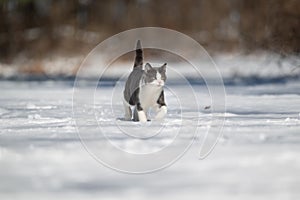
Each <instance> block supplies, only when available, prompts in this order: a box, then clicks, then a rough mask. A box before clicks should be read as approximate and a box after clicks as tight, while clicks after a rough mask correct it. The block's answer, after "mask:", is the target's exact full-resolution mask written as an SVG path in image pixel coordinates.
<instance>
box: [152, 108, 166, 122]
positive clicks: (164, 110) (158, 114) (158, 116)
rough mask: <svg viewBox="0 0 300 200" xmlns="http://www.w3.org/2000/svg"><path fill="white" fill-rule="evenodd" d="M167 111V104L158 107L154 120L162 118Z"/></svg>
mask: <svg viewBox="0 0 300 200" xmlns="http://www.w3.org/2000/svg"><path fill="white" fill-rule="evenodd" d="M167 111H168V109H167V106H162V107H160V108H159V110H158V112H157V114H156V116H155V119H156V120H161V119H163V118H164V117H165V115H166V114H167Z"/></svg>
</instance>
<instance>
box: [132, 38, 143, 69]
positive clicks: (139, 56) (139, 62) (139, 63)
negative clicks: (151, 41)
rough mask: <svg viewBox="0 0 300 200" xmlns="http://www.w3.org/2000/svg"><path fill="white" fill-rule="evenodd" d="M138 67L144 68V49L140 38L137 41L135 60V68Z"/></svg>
mask: <svg viewBox="0 0 300 200" xmlns="http://www.w3.org/2000/svg"><path fill="white" fill-rule="evenodd" d="M136 67H140V68H143V49H142V45H141V41H140V40H138V41H137V43H136V50H135V60H134V66H133V68H136Z"/></svg>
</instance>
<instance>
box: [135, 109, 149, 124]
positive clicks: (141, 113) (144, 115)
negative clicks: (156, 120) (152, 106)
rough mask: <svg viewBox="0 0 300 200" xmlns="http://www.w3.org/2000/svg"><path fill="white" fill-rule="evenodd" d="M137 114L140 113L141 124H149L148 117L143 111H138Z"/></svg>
mask: <svg viewBox="0 0 300 200" xmlns="http://www.w3.org/2000/svg"><path fill="white" fill-rule="evenodd" d="M137 113H138V117H139V121H140V122H142V123H145V122H147V117H146V114H145V112H144V111H143V110H141V111H138V112H137Z"/></svg>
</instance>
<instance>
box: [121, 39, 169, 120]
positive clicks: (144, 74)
mask: <svg viewBox="0 0 300 200" xmlns="http://www.w3.org/2000/svg"><path fill="white" fill-rule="evenodd" d="M166 66H167V64H166V63H165V64H163V65H162V66H161V67H152V66H151V65H150V64H149V63H146V65H145V66H144V69H143V50H142V47H141V42H140V40H138V41H137V45H136V56H135V62H134V66H133V70H132V72H131V73H130V75H129V77H128V79H127V81H126V84H125V89H124V99H123V104H124V109H125V120H132V119H133V120H134V121H140V122H147V120H149V116H148V114H149V109H150V108H152V109H154V110H155V112H156V116H155V119H162V118H163V117H164V116H165V115H166V113H167V106H166V102H165V97H164V90H163V86H164V84H165V81H166V79H167V77H166ZM132 106H134V111H133V116H132V110H131V107H132Z"/></svg>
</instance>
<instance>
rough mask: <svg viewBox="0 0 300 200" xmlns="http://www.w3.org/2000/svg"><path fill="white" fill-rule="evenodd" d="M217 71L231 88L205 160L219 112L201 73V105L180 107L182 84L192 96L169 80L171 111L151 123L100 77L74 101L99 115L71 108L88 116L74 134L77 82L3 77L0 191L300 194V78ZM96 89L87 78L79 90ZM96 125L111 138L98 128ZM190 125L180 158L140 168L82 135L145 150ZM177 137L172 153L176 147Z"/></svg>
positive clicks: (29, 194) (7, 194)
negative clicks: (134, 114) (132, 114)
mask: <svg viewBox="0 0 300 200" xmlns="http://www.w3.org/2000/svg"><path fill="white" fill-rule="evenodd" d="M225 64H226V63H225ZM248 65H251V63H250V64H249V63H248ZM227 69H228V68H227ZM221 71H222V70H221ZM227 71H228V72H229V71H230V70H227ZM267 71H268V70H267ZM241 72H245V71H244V70H241ZM269 72H271V71H270V70H269ZM245 73H246V72H245ZM264 73H266V74H268V73H267V72H264ZM248 74H249V73H248ZM223 77H224V78H225V89H226V93H227V96H226V114H225V119H224V122H225V123H224V127H223V130H222V133H223V135H222V137H221V138H219V142H218V144H217V146H216V148H215V149H214V150H213V151H212V153H211V154H210V155H209V156H208V157H206V158H205V159H203V160H199V159H198V156H199V150H200V146H201V142H202V139H203V133H205V132H206V131H208V130H209V129H210V127H211V123H210V122H211V118H212V116H213V115H214V114H216V115H215V116H217V119H216V120H219V121H220V124H219V125H216V126H222V123H221V122H222V117H221V116H222V115H221V113H218V111H216V112H217V113H212V112H211V110H210V108H208V109H205V107H206V106H209V105H210V98H209V93H208V91H207V88H206V86H205V84H204V83H203V82H193V81H191V83H192V87H193V89H194V91H195V96H196V98H197V100H199V102H198V103H199V105H198V106H199V112H196V110H197V105H195V104H190V105H188V106H185V105H184V104H183V103H182V102H181V104H180V103H179V102H178V98H177V96H178V93H180V94H181V95H182V98H181V99H180V100H181V101H183V102H184V101H185V102H188V101H189V100H190V96H191V94H190V93H188V92H187V91H189V87H190V86H189V85H186V84H175V82H174V81H170V82H169V83H168V84H169V85H168V84H167V87H168V88H169V89H170V90H167V92H166V98H167V103H168V106H169V112H168V115H167V117H166V119H165V120H164V121H162V122H154V121H153V122H148V124H149V125H148V126H140V125H139V124H138V123H134V122H126V121H122V120H121V119H120V118H121V117H122V109H123V108H122V104H121V101H118V95H120V94H119V93H118V91H117V92H116V91H115V90H116V88H115V82H113V81H111V82H106V83H105V84H104V85H105V86H104V87H101V88H98V89H97V90H96V91H95V103H94V105H81V107H80V105H77V108H78V109H86V110H87V111H89V109H91V110H93V114H94V115H95V118H96V119H97V123H90V124H89V123H88V120H89V119H85V117H84V116H76V117H77V119H78V118H79V119H80V117H82V121H83V122H87V123H86V124H85V128H86V129H83V130H87V131H86V132H82V131H81V132H80V134H78V130H77V129H76V126H75V125H76V124H75V120H74V118H73V114H72V94H73V81H42V82H35V81H9V80H2V81H0V91H1V96H0V199H5V200H6V199H46V200H47V199H75V200H76V199H86V200H89V199H154V198H159V199H264V200H265V199H273V200H277V199H278V200H282V199H291V200H296V199H300V190H299V188H300V178H299V177H300V145H299V144H300V135H299V133H300V80H299V79H295V78H290V79H281V80H282V81H277V82H274V81H276V79H275V80H273V79H272V80H267V81H266V82H264V83H261V82H260V84H255V81H257V79H254V80H253V79H251V80H252V82H251V81H250V82H249V80H250V79H246V81H244V82H240V79H235V80H236V81H237V82H235V81H233V82H232V81H230V80H231V79H230V77H232V76H231V75H226V71H223ZM226 80H227V81H226ZM261 80H265V79H261ZM92 89H94V88H90V86H89V84H88V83H87V84H86V85H85V86H83V87H81V88H80V89H79V90H81V91H82V92H85V91H88V90H92ZM112 91H115V92H114V93H112ZM174 91H175V93H174ZM114 95H115V96H114ZM176 95H177V96H176ZM86 106H87V107H86ZM218 116H219V118H218ZM85 120H86V121H85ZM116 125H117V126H116ZM99 126H100V127H101V130H102V131H103V132H105V133H106V137H107V138H105V137H103V136H102V135H101V134H99V132H98V130H97V127H99ZM161 126H163V127H164V129H163V130H164V131H163V132H162V133H163V134H159V135H157V137H156V139H153V140H151V141H150V142H149V143H141V142H139V141H138V140H137V139H132V138H130V137H128V135H123V134H119V130H131V131H132V130H137V131H136V132H135V133H142V134H143V135H142V136H149V135H147V134H151V133H152V132H151V130H155V131H154V132H156V131H157V130H158V129H159V128H160V127H161ZM196 128H197V130H198V131H199V135H197V136H198V137H197V138H196V140H195V142H194V143H193V144H192V146H191V148H190V149H188V151H187V152H186V153H185V154H184V155H183V156H182V157H181V158H180V159H179V160H177V162H175V163H173V164H172V165H170V166H169V167H167V168H166V169H163V170H159V171H157V172H154V173H149V174H143V175H131V174H126V173H120V172H116V171H114V170H111V169H109V168H107V167H105V166H103V165H102V164H100V162H98V161H97V160H96V159H95V158H94V157H92V156H91V155H90V153H88V151H87V149H86V148H85V147H84V145H83V143H84V142H82V140H85V141H90V142H91V145H90V146H93V148H94V147H95V146H94V143H96V147H98V148H96V150H95V151H97V150H98V151H99V152H94V153H95V154H98V153H99V154H101V152H102V150H104V144H105V141H107V139H109V140H110V142H111V145H115V146H116V147H117V148H120V149H123V150H125V151H127V152H131V153H136V152H139V153H146V154H147V153H153V152H155V151H159V150H160V149H161V148H164V147H165V146H170V145H171V144H172V140H173V139H174V134H176V131H177V130H179V129H180V130H183V131H185V132H183V135H181V137H179V140H182V141H183V143H182V144H186V141H191V133H190V132H189V131H191V130H194V129H196ZM129 132H130V131H129ZM133 132H134V131H133ZM214 134H217V133H210V135H209V136H210V137H213V136H214ZM135 136H137V135H135ZM185 136H186V137H185ZM79 137H81V139H82V140H80V139H79ZM180 144H181V143H180V142H179V143H178V144H177V146H174V147H172V148H171V152H176V151H177V150H178V149H179V150H180V151H182V149H184V148H183V146H180ZM85 145H86V143H85ZM102 145H103V146H102ZM88 146H89V145H88ZM109 159H111V160H112V161H113V162H114V163H117V164H118V165H119V166H124V167H136V168H137V169H140V168H145V169H146V168H147V167H148V166H150V167H151V166H155V163H150V162H139V163H130V162H128V163H126V158H124V157H119V155H117V154H114V153H113V152H112V153H111V154H109ZM165 159H168V158H167V157H166V158H165ZM130 165H133V166H130Z"/></svg>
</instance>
